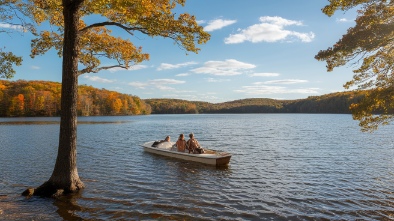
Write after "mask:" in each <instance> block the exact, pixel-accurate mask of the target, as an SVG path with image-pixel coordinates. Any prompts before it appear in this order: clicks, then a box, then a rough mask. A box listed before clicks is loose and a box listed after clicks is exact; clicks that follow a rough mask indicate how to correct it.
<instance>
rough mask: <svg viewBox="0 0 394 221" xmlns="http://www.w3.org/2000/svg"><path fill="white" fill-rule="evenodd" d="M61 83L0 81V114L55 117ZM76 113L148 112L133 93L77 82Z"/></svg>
mask: <svg viewBox="0 0 394 221" xmlns="http://www.w3.org/2000/svg"><path fill="white" fill-rule="evenodd" d="M60 94H61V84H60V83H56V82H48V81H23V80H19V81H5V80H0V116H1V117H7V116H59V115H60ZM77 112H78V115H80V116H98V115H101V116H102V115H139V114H150V112H151V110H150V106H149V105H147V104H146V103H145V102H144V101H143V100H141V99H140V98H139V97H137V96H132V95H127V94H121V93H118V92H114V91H108V90H105V89H97V88H94V87H91V86H86V85H80V86H79V87H78V105H77Z"/></svg>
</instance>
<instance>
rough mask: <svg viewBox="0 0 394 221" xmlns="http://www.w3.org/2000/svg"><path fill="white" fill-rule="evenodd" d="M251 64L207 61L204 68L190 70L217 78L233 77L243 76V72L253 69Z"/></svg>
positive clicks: (233, 60) (231, 60)
mask: <svg viewBox="0 0 394 221" xmlns="http://www.w3.org/2000/svg"><path fill="white" fill-rule="evenodd" d="M255 67H256V66H255V65H253V64H248V63H244V62H240V61H237V60H235V59H227V60H225V61H207V62H205V63H204V66H202V67H199V68H195V69H192V70H191V71H192V72H194V73H197V74H212V75H217V76H233V75H240V74H243V71H245V70H250V69H253V68H255Z"/></svg>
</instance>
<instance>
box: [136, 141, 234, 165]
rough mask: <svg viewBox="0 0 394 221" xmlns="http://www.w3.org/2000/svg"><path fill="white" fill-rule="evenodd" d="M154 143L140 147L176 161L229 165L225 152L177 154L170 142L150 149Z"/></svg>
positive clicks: (228, 155) (229, 155)
mask: <svg viewBox="0 0 394 221" xmlns="http://www.w3.org/2000/svg"><path fill="white" fill-rule="evenodd" d="M154 142H155V141H149V142H146V143H144V144H143V145H141V146H142V147H144V150H145V151H147V152H150V153H154V154H159V155H162V156H167V157H173V158H177V159H182V160H187V161H193V162H199V163H204V164H210V165H216V166H225V165H227V164H229V162H230V158H231V154H230V153H226V152H220V151H215V150H209V149H205V148H204V151H205V153H203V154H192V153H188V152H178V151H177V150H176V148H175V149H174V148H172V146H173V144H174V143H172V142H162V143H160V144H158V145H157V146H156V147H152V145H153V143H154Z"/></svg>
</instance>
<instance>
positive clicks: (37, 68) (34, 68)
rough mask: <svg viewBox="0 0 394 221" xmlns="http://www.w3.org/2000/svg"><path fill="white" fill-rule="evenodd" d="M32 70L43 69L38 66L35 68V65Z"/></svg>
mask: <svg viewBox="0 0 394 221" xmlns="http://www.w3.org/2000/svg"><path fill="white" fill-rule="evenodd" d="M30 68H31V69H33V70H39V69H41V68H40V67H38V66H34V65H33V66H31V67H30Z"/></svg>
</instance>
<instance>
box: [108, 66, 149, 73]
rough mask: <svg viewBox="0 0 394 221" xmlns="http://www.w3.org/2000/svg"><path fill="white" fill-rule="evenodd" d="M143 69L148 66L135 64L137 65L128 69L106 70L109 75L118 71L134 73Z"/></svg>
mask: <svg viewBox="0 0 394 221" xmlns="http://www.w3.org/2000/svg"><path fill="white" fill-rule="evenodd" d="M145 68H148V66H146V65H142V64H137V65H133V66H130V67H129V68H128V69H125V68H120V67H116V68H111V69H108V71H109V72H111V73H115V72H118V71H136V70H140V69H145Z"/></svg>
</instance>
